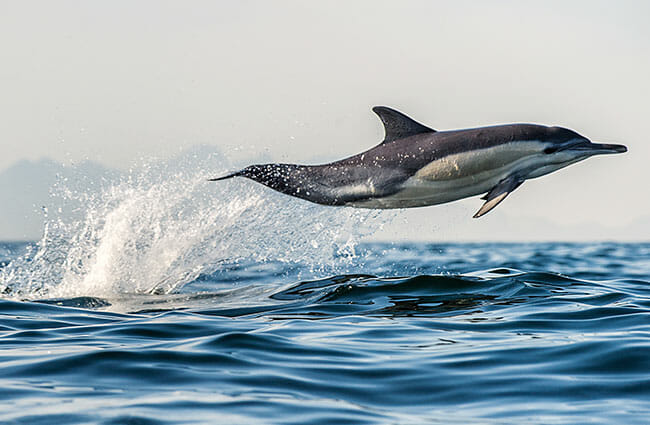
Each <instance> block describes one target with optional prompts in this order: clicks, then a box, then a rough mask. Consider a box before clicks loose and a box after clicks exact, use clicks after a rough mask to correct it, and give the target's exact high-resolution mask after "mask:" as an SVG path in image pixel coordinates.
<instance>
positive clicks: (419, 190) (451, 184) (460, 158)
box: [348, 142, 547, 208]
mask: <svg viewBox="0 0 650 425" xmlns="http://www.w3.org/2000/svg"><path fill="white" fill-rule="evenodd" d="M544 165H547V164H545V162H544V158H543V154H540V152H539V144H536V143H530V144H528V143H523V142H518V143H516V144H504V145H500V146H495V147H492V148H489V149H482V150H476V151H471V152H463V153H459V154H454V155H448V156H446V157H443V158H441V159H437V160H435V161H433V162H430V163H429V164H427V165H426V166H424V167H422V168H421V169H420V170H419V171H418V172H417V173H416V174H415V175H414V176H412V177H411V178H409V179H408V180H406V181H405V182H403V183H402V184H401V186H400V189H399V191H398V192H396V193H393V194H392V195H389V196H386V197H376V198H370V199H367V200H363V201H357V202H351V203H349V204H348V205H351V206H354V207H361V208H409V207H421V206H427V205H436V204H443V203H446V202H451V201H455V200H458V199H463V198H467V197H470V196H475V195H480V194H482V193H485V192H488V191H489V190H490V189H492V188H493V187H494V186H496V185H497V184H498V183H499V182H500V181H501V180H503V179H504V178H506V177H508V176H509V175H511V174H513V173H516V172H520V173H524V174H527V173H528V172H529V171H530V170H535V169H536V168H539V167H542V166H544Z"/></svg>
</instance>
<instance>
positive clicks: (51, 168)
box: [0, 159, 120, 240]
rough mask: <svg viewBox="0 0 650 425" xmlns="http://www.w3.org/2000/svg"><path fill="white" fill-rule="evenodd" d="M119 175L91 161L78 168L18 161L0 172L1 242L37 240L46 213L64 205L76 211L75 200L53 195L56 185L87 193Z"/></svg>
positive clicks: (53, 163)
mask: <svg viewBox="0 0 650 425" xmlns="http://www.w3.org/2000/svg"><path fill="white" fill-rule="evenodd" d="M119 176H120V173H119V172H118V171H116V170H111V169H108V168H106V167H104V166H102V165H100V164H98V163H95V162H91V161H85V162H82V163H79V164H75V165H63V164H60V163H58V162H55V161H52V160H50V159H41V160H38V161H27V160H23V161H18V162H16V163H15V164H13V165H12V166H10V167H9V168H7V169H5V170H3V171H1V172H0V240H36V239H38V238H40V236H41V234H42V232H43V224H44V219H45V214H47V213H48V212H50V211H55V210H58V209H59V208H63V207H64V206H65V207H66V208H65V209H66V210H72V209H74V207H75V205H70V203H71V202H75V201H72V200H66V199H64V198H63V197H61V196H52V195H51V191H52V188H53V187H55V185H63V186H65V188H66V189H67V190H70V191H77V192H83V193H88V192H92V191H96V190H99V189H100V188H101V187H102V185H107V184H111V182H114V181H116V180H117V179H118V178H119ZM66 203H68V205H64V204H66ZM71 207H72V208H71Z"/></svg>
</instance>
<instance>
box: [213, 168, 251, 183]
mask: <svg viewBox="0 0 650 425" xmlns="http://www.w3.org/2000/svg"><path fill="white" fill-rule="evenodd" d="M243 175H244V174H243V173H242V170H240V171H235V172H234V173H230V174H226V175H225V176H221V177H215V178H213V179H208V181H209V182H216V181H219V180H226V179H229V178H232V177H238V176H243Z"/></svg>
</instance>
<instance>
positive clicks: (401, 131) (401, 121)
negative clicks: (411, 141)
mask: <svg viewBox="0 0 650 425" xmlns="http://www.w3.org/2000/svg"><path fill="white" fill-rule="evenodd" d="M372 111H373V112H374V113H375V114H377V115H378V116H379V119H381V122H382V123H384V131H385V132H386V137H384V141H383V142H381V143H382V144H383V143H388V142H392V141H393V140H397V139H403V138H405V137H409V136H414V135H416V134H422V133H435V132H436V130H434V129H432V128H429V127H427V126H425V125H422V124H420V123H419V122H417V121H415V120H414V119H412V118H409V117H407V116H406V115H404V114H403V113H401V112H399V111H396V110H394V109H391V108H389V107H387V106H375V107H374V108H372Z"/></svg>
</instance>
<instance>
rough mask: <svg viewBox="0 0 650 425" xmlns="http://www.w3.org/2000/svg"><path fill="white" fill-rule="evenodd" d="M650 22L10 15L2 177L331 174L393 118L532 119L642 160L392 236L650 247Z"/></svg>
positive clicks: (167, 12)
mask: <svg viewBox="0 0 650 425" xmlns="http://www.w3.org/2000/svg"><path fill="white" fill-rule="evenodd" d="M648 17H650V3H648V2H645V1H625V2H611V1H545V2H534V1H490V2H483V1H454V2H442V1H440V2H437V1H404V2H394V1H354V2H351V1H327V2H324V1H323V2H304V1H273V2H267V1H231V2H226V1H220V2H215V1H205V2H203V1H190V2H185V1H173V2H172V1H111V2H87V1H65V0H64V1H57V2H50V1H4V0H0V54H1V55H2V66H0V94H1V95H0V115H1V116H2V119H0V144H1V146H2V152H3V155H1V156H0V171H1V170H4V169H7V168H9V167H11V166H12V165H14V164H16V163H17V162H18V161H21V160H30V161H37V160H40V159H43V158H48V159H53V160H55V161H58V162H62V163H78V162H80V161H84V160H91V161H94V162H98V163H100V164H102V165H104V166H106V167H110V168H118V169H121V170H127V169H129V168H130V167H132V166H133V165H134V164H136V163H138V161H140V160H141V159H142V158H148V157H168V156H172V155H176V154H178V153H179V152H181V151H183V150H184V149H189V148H192V147H193V146H196V145H209V146H215V147H217V148H218V149H220V150H221V151H222V152H224V153H225V154H226V156H227V157H228V158H230V159H231V160H232V162H233V163H234V164H238V165H246V164H247V162H248V161H250V159H251V158H259V157H260V156H261V155H263V156H266V157H268V158H269V159H270V160H272V161H282V162H297V163H317V162H324V161H330V160H334V159H339V158H342V157H346V156H349V155H352V154H356V153H358V152H361V151H364V150H366V149H368V148H370V147H372V146H374V145H376V144H377V143H378V142H379V141H380V140H381V139H382V137H383V129H382V127H381V124H380V122H379V120H378V119H377V118H376V117H375V116H374V114H373V113H372V112H371V110H370V109H371V107H372V106H374V105H387V106H392V107H395V108H397V109H400V110H402V111H403V112H405V113H407V114H408V115H410V116H412V117H413V118H415V119H417V120H418V121H420V122H422V123H424V124H426V125H428V126H431V127H433V128H436V129H439V130H442V129H455V128H464V127H476V126H482V125H490V124H498V123H511V122H533V123H540V124H546V125H560V126H564V127H568V128H571V129H574V130H576V131H578V132H579V133H581V134H583V135H585V136H587V137H589V138H590V139H592V140H593V141H595V142H609V143H623V144H626V145H627V146H628V148H629V152H628V153H627V154H624V155H616V156H607V157H598V158H592V159H589V160H587V161H585V162H582V163H580V164H577V165H574V166H571V167H569V168H567V169H564V170H561V171H559V172H556V173H554V174H551V175H549V176H545V177H543V178H540V179H536V180H531V181H527V182H526V183H525V184H524V185H523V186H522V187H521V188H520V189H518V190H517V191H515V192H514V193H513V194H511V195H510V196H509V197H508V199H507V200H506V201H505V202H504V203H503V204H502V205H500V206H499V207H498V208H497V209H495V210H494V211H493V212H491V213H490V214H489V215H488V216H486V217H484V218H481V219H480V220H472V219H471V218H470V217H471V215H472V214H473V213H474V212H475V211H476V210H477V209H478V208H479V207H480V205H481V201H479V200H477V199H470V200H465V201H461V202H458V203H455V204H452V205H450V206H439V207H430V208H424V209H417V210H412V211H410V210H409V211H406V212H403V213H401V215H400V216H399V217H398V218H397V219H396V220H394V221H393V222H392V223H391V224H390V225H389V226H388V228H389V231H390V232H393V234H396V235H398V234H399V235H402V236H404V237H411V238H424V239H427V238H429V239H435V238H436V237H442V236H441V235H447V236H445V237H446V238H449V239H454V238H455V237H458V238H461V239H472V235H476V238H477V239H513V237H514V238H515V239H516V238H517V235H520V237H521V238H523V239H543V238H544V237H545V236H548V235H549V234H558V235H559V236H558V237H560V236H562V235H565V236H566V238H568V239H572V238H573V239H576V238H588V236H589V229H600V230H598V231H595V233H593V234H594V235H602V237H603V238H606V239H617V238H619V239H627V238H629V235H633V236H636V237H639V238H644V237H645V233H644V234H641V235H640V234H639V232H642V231H643V229H648V226H647V225H646V224H647V223H649V222H650V197H649V196H648V189H647V182H648V181H650V167H648V166H647V164H646V161H647V160H648V159H649V158H650V144H649V143H648V141H647V140H646V139H647V137H646V133H647V125H648V117H649V116H650V114H649V112H650V107H649V102H650V100H649V99H650V78H648V76H649V75H650V26H649V25H647V21H648ZM514 223H516V226H514V228H519V227H517V226H520V227H521V231H520V232H519V233H517V234H515V235H513V234H512V228H513V227H512V226H513V224H514ZM585 226H587V227H585ZM635 226H638V227H635ZM441 227H442V228H441ZM571 229H574V230H571ZM575 229H581V230H580V231H579V232H578V231H575ZM602 229H609V230H607V232H605V233H602V232H601V231H602ZM617 229H618V230H617ZM635 229H638V232H637V231H636V230H635ZM509 231H510V233H509V234H506V233H507V232H509ZM553 232H555V233H553ZM572 232H573V233H572ZM599 232H601V233H599ZM585 235H586V236H585ZM626 235H627V236H626ZM2 237H3V235H2V234H0V239H1V238H2ZM647 239H650V238H647Z"/></svg>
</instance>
